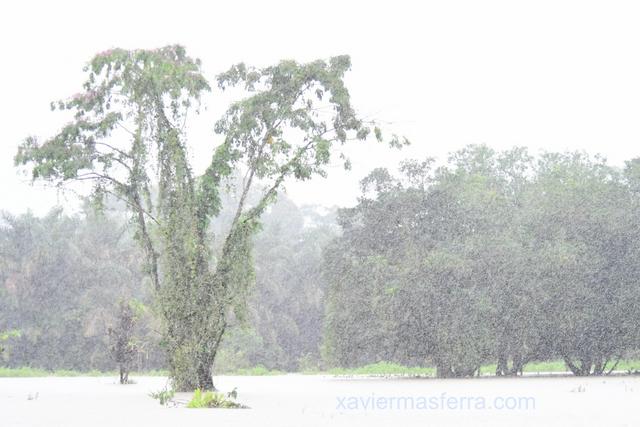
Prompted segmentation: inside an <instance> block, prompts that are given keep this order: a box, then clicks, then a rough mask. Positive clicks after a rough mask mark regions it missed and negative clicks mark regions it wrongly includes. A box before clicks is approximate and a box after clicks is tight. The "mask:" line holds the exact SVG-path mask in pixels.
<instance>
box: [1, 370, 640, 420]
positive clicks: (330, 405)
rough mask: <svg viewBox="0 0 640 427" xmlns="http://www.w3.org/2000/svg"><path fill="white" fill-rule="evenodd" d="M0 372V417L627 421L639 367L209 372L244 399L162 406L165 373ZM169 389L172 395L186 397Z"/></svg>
mask: <svg viewBox="0 0 640 427" xmlns="http://www.w3.org/2000/svg"><path fill="white" fill-rule="evenodd" d="M134 380H135V381H136V384H131V385H126V386H121V385H119V384H117V381H116V378H106V377H102V378H100V377H97V378H87V377H77V378H0V426H1V427H19V426H29V427H32V426H34V427H35V426H47V427H55V426H61V427H62V426H64V427H74V426H82V427H88V426H92V427H95V426H117V427H126V426H136V427H141V426H154V427H155V426H180V427H186V426H198V427H202V426H225V427H226V426H329V425H330V426H355V425H360V426H367V427H368V426H374V427H375V426H394V427H400V426H412V425H415V426H421V427H426V426H428V427H431V426H465V425H467V426H515V425H517V426H563V427H566V426H605V425H606V426H637V425H640V411H638V404H639V403H640V377H629V376H619V377H599V378H596V377H594V378H577V377H525V378H515V379H513V378H477V379H464V380H435V379H404V378H336V377H331V376H320V375H283V376H266V377H234V376H224V377H217V378H215V380H216V385H217V386H218V387H219V388H220V389H221V390H222V391H229V390H231V389H233V388H234V387H235V388H237V392H238V401H239V402H240V403H243V404H246V405H248V406H250V407H251V409H187V408H184V407H162V406H160V405H159V403H158V402H157V401H156V400H154V399H152V398H151V397H149V396H148V393H150V392H152V391H158V390H161V389H162V388H163V387H164V386H165V385H166V379H165V378H160V377H136V378H134ZM187 397H188V396H187V395H179V396H177V398H178V399H186V398H187Z"/></svg>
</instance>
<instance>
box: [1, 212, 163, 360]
mask: <svg viewBox="0 0 640 427" xmlns="http://www.w3.org/2000/svg"><path fill="white" fill-rule="evenodd" d="M125 225H126V224H124V223H123V221H122V220H118V219H114V218H108V217H106V216H103V215H95V214H93V213H91V211H87V213H86V214H84V215H82V216H80V215H77V216H68V215H65V214H63V213H62V211H61V210H53V211H51V212H50V213H49V214H48V215H46V216H44V217H42V218H38V217H35V216H33V215H32V214H24V215H20V216H11V215H8V214H4V215H3V217H2V220H1V227H0V282H1V283H2V286H0V329H3V330H7V329H10V330H18V331H19V332H20V336H19V337H15V338H14V339H12V340H11V342H10V345H8V351H7V354H6V355H5V358H6V360H5V362H6V363H7V364H8V365H9V366H14V367H19V366H33V367H39V368H46V369H77V370H89V369H101V370H105V369H113V368H115V366H114V361H113V358H112V357H111V353H110V351H109V348H110V345H111V340H110V339H109V334H108V331H109V328H112V327H115V325H116V324H117V323H118V320H119V316H118V305H119V304H121V303H123V302H126V303H127V304H128V303H130V302H131V303H134V302H136V303H137V304H138V306H140V307H142V308H141V310H142V311H143V312H144V311H145V310H146V311H147V313H146V314H145V313H141V316H142V317H144V321H143V322H141V323H140V324H139V325H138V327H137V328H136V330H135V331H133V332H134V337H135V339H136V340H137V341H138V342H139V343H138V345H137V347H138V351H137V353H136V358H135V360H134V361H133V365H134V367H135V368H137V369H150V368H157V367H160V366H162V364H163V363H164V358H163V357H162V355H161V354H160V353H159V352H158V351H157V342H158V338H157V333H154V329H157V325H156V324H155V323H154V322H153V317H152V316H151V315H150V313H149V312H148V308H146V306H147V305H148V304H149V303H150V300H149V289H148V286H149V283H148V280H145V276H144V274H143V271H142V268H141V262H140V257H139V256H138V254H137V249H136V246H135V244H134V242H133V239H132V235H131V233H129V232H127V228H126V227H125Z"/></svg>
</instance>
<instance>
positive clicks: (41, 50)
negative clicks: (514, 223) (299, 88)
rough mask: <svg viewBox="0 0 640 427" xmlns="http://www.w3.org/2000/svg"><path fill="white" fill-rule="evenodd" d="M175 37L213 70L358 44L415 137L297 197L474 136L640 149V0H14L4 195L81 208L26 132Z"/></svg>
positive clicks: (347, 191) (353, 80)
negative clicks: (29, 168)
mask: <svg viewBox="0 0 640 427" xmlns="http://www.w3.org/2000/svg"><path fill="white" fill-rule="evenodd" d="M174 43H179V44H183V45H184V46H185V47H186V48H187V50H188V52H189V54H190V55H192V56H196V57H199V58H201V59H202V61H203V67H204V72H205V73H206V75H207V76H208V77H210V78H213V76H214V75H215V74H216V73H218V72H220V71H223V70H225V69H226V68H228V67H229V66H230V65H231V64H233V63H235V62H239V61H244V62H246V63H248V64H255V65H268V64H270V63H273V62H276V61H278V60H280V59H296V60H298V61H307V60H313V59H316V58H326V57H329V56H331V55H336V54H344V53H346V54H349V55H351V57H352V62H353V67H352V71H351V72H350V74H349V76H348V83H349V86H350V89H351V94H352V97H353V102H354V104H355V105H356V107H357V108H358V109H359V110H360V111H361V112H362V113H363V114H365V115H373V116H375V117H376V118H378V119H380V120H383V121H386V122H390V123H391V124H390V125H388V127H389V128H391V129H392V130H393V131H394V132H397V133H399V134H402V135H406V136H407V137H408V138H409V139H410V140H411V141H412V143H413V144H412V146H411V147H410V148H408V149H405V150H403V151H402V152H393V151H390V150H389V149H385V148H382V147H376V146H374V144H370V145H367V146H362V147H359V148H358V149H355V150H353V158H352V160H353V163H354V169H353V170H352V171H351V172H350V173H349V174H345V173H344V172H341V171H340V170H339V168H337V167H336V168H332V169H331V171H330V177H329V179H326V180H324V179H314V180H313V181H312V182H311V183H305V184H304V185H300V184H292V185H289V186H288V193H289V195H290V196H291V197H292V198H293V199H294V200H296V201H297V202H299V203H319V204H324V205H343V206H344V205H350V204H353V203H354V201H355V198H356V196H357V194H358V181H359V180H360V179H361V178H362V177H363V176H364V175H365V174H366V173H367V172H368V171H369V170H371V169H372V168H374V167H377V166H388V167H394V166H395V165H396V164H397V162H398V161H399V160H400V159H402V158H404V157H414V158H416V157H417V158H423V157H426V156H435V157H439V158H443V157H444V156H445V155H446V153H448V152H450V151H452V150H456V149H458V148H460V147H463V146H464V145H467V144H470V143H487V144H489V145H490V146H492V147H494V148H496V149H506V148H509V147H512V146H514V145H526V146H528V147H530V148H531V150H532V151H533V152H534V153H535V152H538V151H539V150H576V149H581V150H586V151H588V152H590V153H601V154H603V155H604V156H605V157H607V158H608V159H609V160H610V162H611V163H613V164H617V165H622V164H623V162H624V160H626V159H629V158H632V157H636V156H638V155H640V150H639V148H640V145H639V142H640V126H639V125H640V2H633V1H629V2H619V1H611V0H608V1H600V2H591V1H558V0H556V1H515V0H511V1H501V2H498V1H468V2H462V1H451V0H449V1H437V2H435V1H432V2H431V1H401V0H393V1H378V2H376V1H366V2H365V1H347V0H342V1H328V0H322V1H314V2H311V1H303V0H298V1H286V2H285V1H268V0H263V1H231V0H229V1H209V2H205V1H200V2H195V1H193V2H192V1H185V0H180V1H171V2H166V1H157V0H156V1H135V0H130V1H101V2H91V1H81V2H80V1H79V2H69V1H60V0H57V1H46V2H45V1H43V2H33V1H13V2H11V1H5V2H2V3H0V48H1V50H0V54H1V55H2V56H1V58H2V59H1V61H2V62H1V67H0V96H1V99H0V123H1V124H2V126H1V127H0V135H1V138H2V149H1V150H0V190H1V191H0V192H1V198H0V209H2V210H8V211H10V212H13V213H20V212H24V211H26V210H27V209H32V210H33V211H34V212H36V213H38V214H42V213H44V212H46V211H47V210H48V209H49V208H50V207H52V206H54V205H56V204H57V203H59V204H63V205H69V206H73V205H74V200H73V199H74V198H73V196H64V197H63V196H60V195H57V194H56V191H55V190H52V189H43V188H42V187H41V186H36V187H32V186H30V185H29V184H28V179H27V178H25V177H24V176H20V175H18V174H17V172H16V170H15V168H14V167H13V160H12V159H13V156H14V154H15V151H16V147H17V145H18V144H19V142H20V141H21V140H22V139H23V138H24V137H25V136H27V135H37V136H40V137H46V136H47V135H50V134H51V133H52V132H54V131H55V130H56V129H57V128H58V127H59V126H60V125H61V124H62V123H61V120H62V118H61V117H60V116H58V115H56V114H55V113H52V112H50V110H49V102H50V101H53V100H57V99H60V98H65V97H67V96H70V95H72V94H74V93H76V92H78V91H79V89H80V85H81V82H82V81H83V75H82V71H81V70H82V66H83V65H84V64H85V63H86V62H87V61H88V60H89V59H90V58H91V56H92V55H93V54H95V53H97V52H99V51H102V50H105V49H108V48H111V47H124V48H153V47H159V46H163V45H166V44H174ZM211 102H212V104H215V99H212V100H211ZM215 108H221V106H216V105H212V109H211V110H210V111H213V110H215ZM215 118H216V117H215V116H214V115H212V114H211V113H210V112H207V113H205V116H203V117H201V119H199V120H198V121H194V123H193V124H194V126H195V130H194V132H193V133H194V138H192V148H191V149H192V156H193V159H194V163H195V165H196V169H198V168H202V167H203V166H204V164H205V163H206V161H207V160H208V159H209V156H210V153H211V151H212V147H214V146H215V145H216V144H217V143H218V142H219V141H218V140H217V139H216V138H215V137H214V135H213V132H212V125H213V121H214V120H215Z"/></svg>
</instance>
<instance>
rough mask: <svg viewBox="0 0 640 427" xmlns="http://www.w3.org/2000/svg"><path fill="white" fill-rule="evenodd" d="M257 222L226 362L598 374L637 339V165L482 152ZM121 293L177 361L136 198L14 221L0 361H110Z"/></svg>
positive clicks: (3, 228)
mask: <svg viewBox="0 0 640 427" xmlns="http://www.w3.org/2000/svg"><path fill="white" fill-rule="evenodd" d="M231 215H232V212H229V213H225V212H223V213H222V215H221V216H220V218H219V219H218V220H217V221H216V222H214V223H213V224H212V227H211V228H212V229H211V232H212V233H213V234H220V233H221V231H222V230H223V229H224V227H225V226H226V224H227V223H228V222H229V220H230V217H231ZM261 223H262V229H261V232H260V233H259V234H258V235H257V236H256V237H255V239H254V243H255V246H254V256H253V259H254V261H255V285H254V287H253V289H252V291H251V295H250V297H249V302H248V310H246V313H245V314H244V316H243V317H242V318H238V317H236V318H232V326H231V327H230V328H229V329H228V331H227V333H226V334H225V337H224V340H223V345H222V348H221V350H220V351H219V353H218V356H217V359H216V363H215V369H216V370H217V371H218V372H220V371H230V370H236V369H243V368H249V367H252V366H256V365H263V366H265V367H266V368H267V369H277V370H286V371H296V370H307V369H308V370H314V369H318V368H330V367H355V366H362V365H367V364H370V363H375V362H379V361H390V362H396V363H401V364H404V365H411V366H435V367H436V368H437V373H438V375H440V376H443V377H451V376H470V375H474V374H476V373H477V371H478V369H479V367H480V366H481V365H485V364H497V374H500V375H509V374H516V373H518V372H521V371H522V370H523V367H524V365H525V364H526V363H527V362H530V361H541V360H555V359H558V358H561V359H563V360H564V361H565V363H566V365H567V367H568V368H569V369H570V370H571V371H573V372H574V373H575V374H578V375H588V374H601V373H606V372H608V371H609V370H611V369H614V368H615V363H616V361H617V360H618V359H620V358H623V357H626V356H628V355H629V354H630V353H631V352H634V351H636V350H638V349H639V348H640V331H639V327H638V325H640V286H639V284H640V161H638V162H636V161H629V162H627V164H626V167H625V168H622V169H619V168H614V167H611V166H609V165H607V164H606V162H605V161H604V160H603V159H601V158H598V157H591V156H588V155H587V154H584V153H567V154H558V153H549V154H543V155H541V156H537V157H533V156H531V155H529V154H528V153H527V151H526V150H525V149H513V150H510V151H506V152H499V153H498V152H494V151H493V150H491V149H490V148H488V147H486V146H470V147H467V148H466V149H464V150H461V151H459V152H456V153H453V154H452V155H451V156H450V158H449V159H448V161H447V162H446V163H444V164H438V165H437V164H436V163H435V162H434V161H433V160H426V161H420V162H419V161H407V162H404V163H403V164H402V165H401V167H400V168H399V172H398V173H397V174H394V173H391V172H389V171H388V170H386V169H376V170H374V171H373V172H372V173H371V174H370V175H369V176H368V177H366V178H365V179H364V180H363V181H362V195H361V197H360V199H359V202H358V204H357V205H356V206H355V207H353V208H345V209H339V210H338V211H337V216H336V212H335V211H328V212H321V211H320V210H319V209H316V208H307V207H305V208H300V207H297V206H296V205H295V204H293V203H292V202H291V201H290V200H289V199H287V198H286V197H285V196H280V197H279V200H278V202H277V203H276V204H275V205H273V206H272V207H271V208H270V210H269V212H268V213H267V214H265V216H264V217H263V218H262V221H261ZM212 241H213V240H212ZM213 249H214V251H213V253H215V250H216V248H213ZM123 302H126V303H127V304H128V307H130V308H131V310H126V312H127V313H129V314H128V316H130V317H131V316H132V317H133V320H132V321H130V322H128V323H127V324H129V323H131V328H130V329H131V330H130V331H128V332H127V334H128V335H127V337H126V340H125V348H126V349H127V351H129V350H131V352H132V353H133V354H135V357H134V360H133V362H132V366H131V369H133V370H148V369H158V368H163V367H165V360H164V351H163V349H162V342H161V339H160V334H159V333H158V331H159V330H161V325H159V324H158V323H157V322H158V321H157V320H156V319H157V318H158V316H157V315H156V314H155V312H154V311H155V310H156V307H155V306H154V303H153V290H152V286H151V283H150V281H149V279H148V278H147V277H146V273H145V271H144V263H143V260H142V257H141V256H140V248H139V246H138V244H137V242H136V241H135V235H133V232H132V227H130V225H129V223H128V219H127V217H126V214H125V210H124V209H122V208H121V207H120V208H118V206H117V204H114V206H113V207H112V208H111V209H107V212H106V213H105V214H100V215H99V214H95V213H93V210H92V209H91V208H89V207H87V208H86V209H85V211H84V212H82V213H80V214H77V215H68V214H64V213H63V212H62V211H60V210H54V211H52V212H50V213H49V214H48V215H46V216H44V217H42V218H39V217H35V216H33V215H31V214H24V215H20V216H11V215H8V214H5V215H4V216H3V217H2V219H1V220H0V331H9V330H17V331H19V336H18V335H17V334H16V335H15V336H12V337H11V338H10V339H8V340H6V341H5V342H4V343H3V347H6V351H5V352H4V353H3V354H2V355H1V356H0V357H2V358H3V359H4V360H1V361H0V365H1V364H4V365H7V366H11V367H19V366H31V367H35V368H45V369H75V370H91V369H98V370H113V369H114V368H115V367H116V362H115V361H114V357H113V354H114V347H116V346H117V345H116V343H117V342H118V341H117V340H115V341H114V336H113V335H114V334H113V332H114V330H117V329H118V325H122V323H123V322H122V313H123V310H122V307H123V304H122V303H123ZM110 331H111V332H110ZM120 338H121V341H122V336H121V337H120ZM120 347H122V345H121V346H120Z"/></svg>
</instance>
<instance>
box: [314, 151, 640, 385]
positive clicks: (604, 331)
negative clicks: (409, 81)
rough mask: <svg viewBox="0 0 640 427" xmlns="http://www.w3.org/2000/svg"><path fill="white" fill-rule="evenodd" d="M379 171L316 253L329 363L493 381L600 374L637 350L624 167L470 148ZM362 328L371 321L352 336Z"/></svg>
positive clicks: (631, 193)
mask: <svg viewBox="0 0 640 427" xmlns="http://www.w3.org/2000/svg"><path fill="white" fill-rule="evenodd" d="M431 165H432V161H431V160H427V161H425V162H416V161H411V162H405V163H404V164H402V165H401V167H400V171H401V176H400V177H399V178H396V177H393V176H392V175H391V174H390V173H389V172H388V171H386V170H384V169H376V170H374V171H372V173H371V174H370V175H369V176H368V177H367V178H365V179H364V180H363V181H362V188H363V195H362V197H361V199H360V202H359V204H358V205H357V206H356V207H354V208H351V209H342V210H340V212H339V222H340V225H341V227H342V230H343V234H342V236H340V237H339V238H338V239H336V240H335V241H334V242H332V243H331V244H330V245H329V246H328V247H327V248H326V250H325V271H326V276H327V278H328V280H329V282H330V287H329V296H328V298H327V302H328V304H327V317H326V318H327V322H326V325H327V326H326V327H327V330H326V334H325V344H324V349H325V357H326V360H327V362H328V363H329V364H337V365H339V366H344V367H354V366H361V365H365V364H367V363H371V362H373V361H376V360H390V361H393V362H399V363H402V364H415V365H425V364H427V365H428V364H434V365H435V366H436V368H437V371H438V375H439V376H442V377H457V376H472V375H475V374H477V373H478V372H479V370H480V369H481V366H483V365H486V364H488V363H490V362H491V361H495V362H496V366H495V372H496V373H497V374H498V375H515V374H518V373H521V372H522V371H523V369H524V366H525V365H526V363H527V362H528V361H530V360H548V359H556V358H559V357H560V358H562V359H563V360H564V362H565V364H566V365H567V367H568V368H569V369H570V370H571V371H572V372H573V373H575V374H577V375H590V374H603V373H607V372H608V371H610V370H611V369H613V368H614V367H616V363H617V362H616V361H617V360H619V359H620V358H621V357H623V356H624V355H625V354H626V353H627V352H629V351H631V350H634V349H637V348H638V345H639V344H640V337H639V336H638V333H637V327H636V326H634V325H637V324H638V322H639V321H640V310H638V307H640V304H639V303H640V292H638V287H637V286H636V284H637V283H638V280H640V275H639V274H640V269H638V259H640V258H639V257H638V251H639V250H640V246H639V245H638V242H640V229H639V228H638V226H637V224H638V216H637V215H638V212H640V209H638V208H639V207H640V206H639V203H640V198H638V194H639V193H638V192H637V191H636V188H637V187H635V185H636V183H635V176H636V174H635V173H634V172H633V170H634V169H633V166H634V163H633V162H630V163H628V167H627V169H626V172H625V174H626V175H624V174H623V173H621V171H619V170H617V169H615V168H612V167H610V166H608V165H607V164H606V163H605V162H604V160H602V159H600V158H598V157H594V158H592V157H589V156H587V155H586V154H584V153H566V154H559V153H546V154H543V155H541V156H540V157H539V158H538V159H534V158H532V157H531V156H529V155H528V154H527V152H526V150H524V149H513V150H510V151H507V152H502V153H496V152H494V151H493V150H491V149H490V148H488V147H486V146H469V147H467V148H465V149H463V150H460V151H458V152H456V153H453V154H452V155H451V156H450V157H449V162H448V164H446V165H444V166H441V167H439V168H438V169H435V170H434V169H433V168H432V167H431ZM361 325H367V327H366V328H362V326H361Z"/></svg>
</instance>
